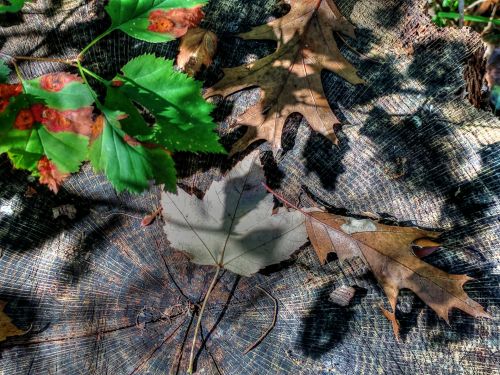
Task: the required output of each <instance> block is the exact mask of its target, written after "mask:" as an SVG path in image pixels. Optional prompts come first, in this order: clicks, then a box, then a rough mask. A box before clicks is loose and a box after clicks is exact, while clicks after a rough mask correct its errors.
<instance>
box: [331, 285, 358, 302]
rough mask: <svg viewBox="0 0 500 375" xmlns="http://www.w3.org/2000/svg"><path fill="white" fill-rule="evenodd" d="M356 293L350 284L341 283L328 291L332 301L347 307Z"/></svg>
mask: <svg viewBox="0 0 500 375" xmlns="http://www.w3.org/2000/svg"><path fill="white" fill-rule="evenodd" d="M355 294H356V289H354V288H353V287H352V286H347V285H342V286H340V287H338V288H336V289H334V290H332V291H331V292H330V295H329V298H330V301H332V302H333V303H335V304H337V305H339V306H342V307H347V306H349V303H351V300H352V299H353V298H354V295H355Z"/></svg>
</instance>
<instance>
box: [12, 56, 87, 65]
mask: <svg viewBox="0 0 500 375" xmlns="http://www.w3.org/2000/svg"><path fill="white" fill-rule="evenodd" d="M12 58H13V59H14V60H25V61H40V62H53V63H61V64H66V65H72V66H75V64H76V61H77V60H76V59H58V58H52V57H30V56H12Z"/></svg>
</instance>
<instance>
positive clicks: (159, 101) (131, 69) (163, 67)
mask: <svg viewBox="0 0 500 375" xmlns="http://www.w3.org/2000/svg"><path fill="white" fill-rule="evenodd" d="M122 71H123V73H124V77H118V78H117V79H121V80H123V81H124V85H123V86H121V87H119V88H118V90H119V91H120V92H122V93H123V94H124V95H126V96H127V97H128V98H130V99H131V100H132V101H134V102H136V103H139V104H141V105H142V106H144V107H145V108H147V109H148V110H149V111H150V112H151V114H153V116H154V117H155V119H156V122H157V124H156V126H155V127H154V138H153V141H154V142H155V143H158V144H160V145H162V146H164V147H166V148H167V149H168V150H170V151H190V152H213V153H225V150H224V148H223V147H222V146H221V145H220V143H219V142H218V139H219V138H218V135H217V134H216V133H215V131H214V130H215V129H216V124H215V123H214V121H213V119H212V117H211V113H212V111H213V106H212V105H211V104H209V103H207V102H206V101H205V99H203V97H202V95H201V88H202V87H201V82H198V81H195V80H194V79H192V78H191V77H189V76H187V75H186V74H184V73H180V72H178V71H176V70H175V69H174V67H173V61H172V60H165V59H163V58H159V57H155V56H154V55H142V56H139V57H137V58H135V59H133V60H131V61H130V62H129V63H128V64H127V65H125V66H124V67H123V69H122Z"/></svg>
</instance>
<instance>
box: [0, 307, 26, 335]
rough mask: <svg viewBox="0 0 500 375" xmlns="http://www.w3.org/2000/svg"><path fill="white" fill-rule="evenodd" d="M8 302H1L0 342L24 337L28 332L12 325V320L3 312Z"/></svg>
mask: <svg viewBox="0 0 500 375" xmlns="http://www.w3.org/2000/svg"><path fill="white" fill-rule="evenodd" d="M5 306H7V302H4V301H0V342H2V341H5V340H7V338H8V337H12V336H22V335H24V334H25V333H26V332H25V331H22V330H20V329H19V328H17V327H16V326H15V325H14V324H12V319H11V318H10V317H9V316H8V315H7V314H6V313H4V312H3V310H4V309H5Z"/></svg>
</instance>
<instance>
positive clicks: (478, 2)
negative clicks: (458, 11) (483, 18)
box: [465, 0, 486, 12]
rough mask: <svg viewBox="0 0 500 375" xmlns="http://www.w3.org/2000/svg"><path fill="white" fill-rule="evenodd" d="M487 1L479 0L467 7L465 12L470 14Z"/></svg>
mask: <svg viewBox="0 0 500 375" xmlns="http://www.w3.org/2000/svg"><path fill="white" fill-rule="evenodd" d="M485 1H486V0H477V1H474V2H473V3H472V4H471V5H469V6H467V8H465V11H466V12H469V11H471V10H472V9H474V8H475V7H476V6H478V5H479V4H481V3H484V2H485Z"/></svg>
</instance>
